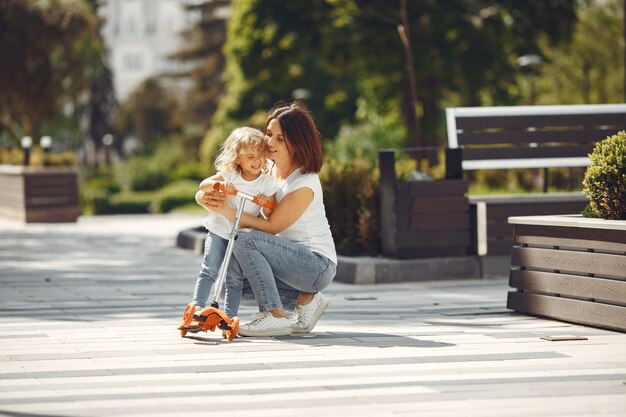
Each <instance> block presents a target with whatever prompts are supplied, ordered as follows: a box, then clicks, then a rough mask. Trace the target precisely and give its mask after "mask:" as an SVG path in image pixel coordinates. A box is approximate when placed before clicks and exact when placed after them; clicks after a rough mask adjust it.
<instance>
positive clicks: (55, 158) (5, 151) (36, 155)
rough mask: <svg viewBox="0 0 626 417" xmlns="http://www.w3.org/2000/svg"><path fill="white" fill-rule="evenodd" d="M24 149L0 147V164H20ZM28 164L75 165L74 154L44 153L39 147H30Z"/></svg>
mask: <svg viewBox="0 0 626 417" xmlns="http://www.w3.org/2000/svg"><path fill="white" fill-rule="evenodd" d="M23 162H24V151H23V150H22V149H21V148H15V147H14V148H5V147H0V164H6V165H22V163H23ZM30 166H66V167H73V166H76V155H75V154H74V153H73V152H69V151H66V152H54V153H45V152H44V151H43V150H41V148H39V147H34V148H32V149H31V154H30Z"/></svg>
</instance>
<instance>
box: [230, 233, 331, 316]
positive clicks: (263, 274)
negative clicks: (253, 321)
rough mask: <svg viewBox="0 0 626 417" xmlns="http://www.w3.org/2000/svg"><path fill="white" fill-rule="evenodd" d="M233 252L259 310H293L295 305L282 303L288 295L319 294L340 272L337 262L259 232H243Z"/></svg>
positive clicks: (300, 246) (292, 243)
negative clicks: (301, 292) (338, 271)
mask: <svg viewBox="0 0 626 417" xmlns="http://www.w3.org/2000/svg"><path fill="white" fill-rule="evenodd" d="M233 253H234V254H235V258H237V261H238V263H239V267H240V268H241V271H242V272H243V275H244V276H245V278H246V279H247V280H248V281H249V283H250V287H251V288H252V291H253V292H254V297H255V299H256V301H257V303H258V305H259V311H269V310H274V309H276V308H287V309H291V308H293V307H294V304H293V303H290V305H284V303H283V301H284V300H285V297H284V295H285V294H286V293H289V294H291V295H292V296H293V295H294V294H298V293H299V292H300V291H303V292H313V293H314V292H319V291H321V290H323V289H324V288H326V287H327V286H328V285H329V284H330V283H331V281H332V280H333V278H334V277H335V273H336V271H337V266H336V265H335V263H334V262H332V261H331V260H330V259H328V258H327V257H325V256H323V255H320V254H318V253H316V252H312V251H311V250H310V249H309V248H308V247H306V246H304V245H301V244H299V243H294V242H290V241H288V240H286V239H284V238H282V237H280V236H275V235H272V234H269V233H265V232H260V231H258V230H252V231H250V232H240V233H239V234H238V235H237V239H236V240H235V245H234V250H233ZM281 295H282V296H283V297H282V301H281ZM290 301H291V300H290Z"/></svg>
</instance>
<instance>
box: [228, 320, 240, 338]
mask: <svg viewBox="0 0 626 417" xmlns="http://www.w3.org/2000/svg"><path fill="white" fill-rule="evenodd" d="M237 332H239V317H233V319H232V320H231V322H230V330H228V331H227V332H226V338H227V339H228V340H230V341H232V340H234V339H235V338H236V337H237Z"/></svg>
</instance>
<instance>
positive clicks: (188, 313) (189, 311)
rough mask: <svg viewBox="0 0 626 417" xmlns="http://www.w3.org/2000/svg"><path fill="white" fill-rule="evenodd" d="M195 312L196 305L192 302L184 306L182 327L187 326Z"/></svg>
mask: <svg viewBox="0 0 626 417" xmlns="http://www.w3.org/2000/svg"><path fill="white" fill-rule="evenodd" d="M195 312H196V306H195V305H193V304H188V305H187V307H186V308H185V312H184V313H183V323H182V325H183V326H184V327H189V325H190V324H191V322H192V321H193V315H194V314H195Z"/></svg>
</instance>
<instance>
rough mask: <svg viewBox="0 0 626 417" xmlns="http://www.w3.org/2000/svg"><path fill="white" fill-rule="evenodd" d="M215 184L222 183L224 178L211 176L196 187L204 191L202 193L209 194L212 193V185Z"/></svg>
mask: <svg viewBox="0 0 626 417" xmlns="http://www.w3.org/2000/svg"><path fill="white" fill-rule="evenodd" d="M216 182H224V178H222V176H221V175H217V174H215V175H213V176H211V177H209V178H205V179H203V180H202V182H201V183H200V185H199V186H198V188H200V190H202V191H204V192H210V191H214V190H213V185H214V184H215V183H216Z"/></svg>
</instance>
